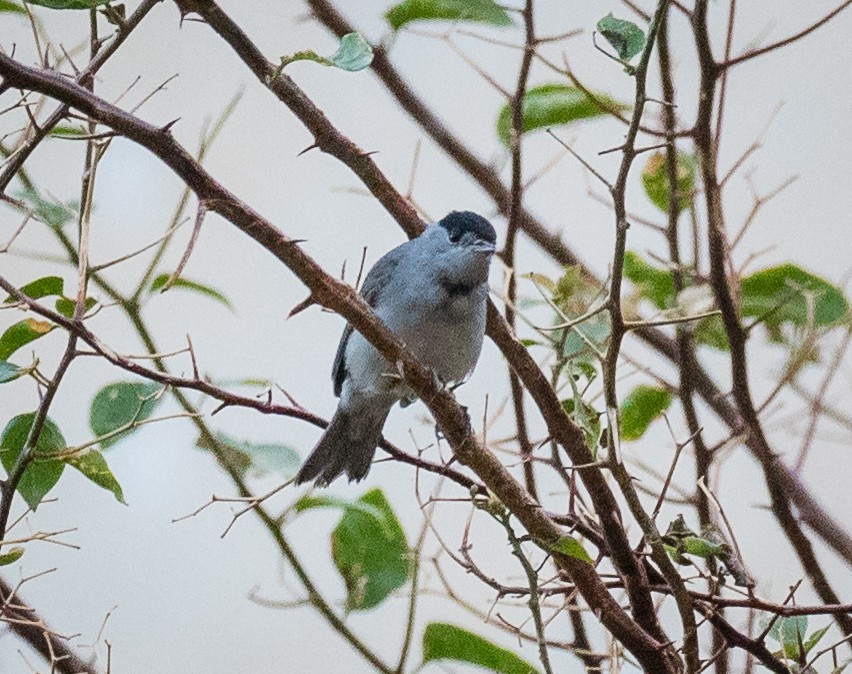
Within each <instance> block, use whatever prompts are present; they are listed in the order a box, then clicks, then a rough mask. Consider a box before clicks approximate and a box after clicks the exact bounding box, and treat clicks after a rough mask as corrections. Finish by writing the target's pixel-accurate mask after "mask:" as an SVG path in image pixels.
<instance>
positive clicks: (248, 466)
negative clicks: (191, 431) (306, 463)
mask: <svg viewBox="0 0 852 674" xmlns="http://www.w3.org/2000/svg"><path fill="white" fill-rule="evenodd" d="M215 437H216V440H217V441H218V442H219V444H220V445H222V446H224V448H225V451H226V453H227V459H228V461H229V462H230V463H231V465H232V466H234V467H235V468H236V469H237V470H239V471H240V474H241V475H243V476H245V475H248V474H251V476H252V477H262V476H264V475H267V474H269V473H275V474H278V475H280V476H281V477H283V478H284V479H285V480H289V479H290V478H291V477H293V476H294V475H295V474H296V471H298V470H299V463H300V461H301V460H300V458H299V454H298V452H296V450H295V449H293V448H292V447H288V446H286V445H280V444H272V443H255V442H249V441H248V440H238V439H236V438H233V437H231V436H230V435H227V434H225V433H221V432H217V433H216V434H215ZM196 444H197V446H198V447H200V448H202V449H213V446H212V444H211V443H210V442H206V441H205V440H204V439H203V438H199V440H198V441H197V443H196Z"/></svg>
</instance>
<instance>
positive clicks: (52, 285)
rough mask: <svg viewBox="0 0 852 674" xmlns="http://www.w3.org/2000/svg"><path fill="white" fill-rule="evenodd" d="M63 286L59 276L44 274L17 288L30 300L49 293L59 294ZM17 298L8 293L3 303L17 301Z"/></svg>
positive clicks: (46, 295) (47, 295)
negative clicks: (42, 276)
mask: <svg viewBox="0 0 852 674" xmlns="http://www.w3.org/2000/svg"><path fill="white" fill-rule="evenodd" d="M63 288H64V281H63V280H62V279H61V278H60V277H59V276H45V277H44V278H40V279H36V280H35V281H30V282H29V283H27V284H26V285H25V286H21V287H20V288H19V290H20V291H21V292H22V293H23V294H24V295H26V296H27V297H29V298H30V299H32V300H38V299H41V298H42V297H49V296H50V295H61V294H62V292H63ZM17 301H18V299H17V298H16V297H15V296H14V295H9V296H8V297H7V298H6V299H5V300H4V301H3V303H4V304H9V303H11V302H17Z"/></svg>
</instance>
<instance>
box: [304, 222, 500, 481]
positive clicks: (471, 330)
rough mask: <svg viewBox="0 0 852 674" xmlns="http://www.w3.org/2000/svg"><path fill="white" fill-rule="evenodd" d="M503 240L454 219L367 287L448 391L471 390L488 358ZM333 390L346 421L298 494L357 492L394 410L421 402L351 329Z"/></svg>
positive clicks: (324, 440) (373, 276)
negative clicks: (341, 479) (491, 285)
mask: <svg viewBox="0 0 852 674" xmlns="http://www.w3.org/2000/svg"><path fill="white" fill-rule="evenodd" d="M495 240H496V235H495V232H494V228H493V227H492V226H491V224H490V223H489V222H488V221H487V220H486V219H485V218H483V217H481V216H479V215H476V214H475V213H470V212H468V211H462V212H457V211H453V212H452V213H450V214H449V215H447V216H446V217H445V218H444V219H443V220H441V221H440V222H438V223H436V224H434V225H431V226H429V227H427V228H426V230H425V231H424V232H423V234H421V235H420V236H419V237H418V238H416V239H413V240H411V241H407V242H406V243H404V244H402V245H401V246H398V247H397V248H394V249H393V250H391V251H390V252H388V253H387V254H385V255H384V256H383V257H382V258H381V259H379V261H378V262H376V264H375V266H374V267H373V268H372V269H371V270H370V272H369V273H368V274H367V276H366V278H365V279H364V284H363V287H362V289H361V294H362V295H363V297H364V299H365V300H366V301H367V303H368V304H369V305H370V306H371V307H372V308H373V310H374V311H375V312H376V314H377V315H378V317H379V318H380V319H382V321H384V323H385V324H386V325H387V326H388V327H389V328H390V329H391V330H392V331H394V332H395V333H397V334H398V335H399V336H400V338H401V339H402V340H403V341H404V342H405V344H406V346H407V347H408V348H409V349H410V350H411V351H412V352H413V353H414V354H415V355H416V356H417V357H418V358H419V359H420V361H421V362H422V363H423V364H424V365H426V366H428V367H430V368H432V369H433V370H434V371H435V372H436V374H437V375H438V376H439V377H440V378H441V380H442V381H444V382H445V383H448V384H449V383H458V382H461V381H463V380H464V378H465V377H467V375H468V374H469V373H470V371H471V370H472V369H473V367H474V365H476V361H477V360H478V358H479V352H480V350H481V348H482V339H483V335H484V333H485V316H486V306H487V299H488V268H489V265H490V262H491V258H492V256H493V253H494V244H495ZM332 380H333V383H334V394H335V395H336V396H338V397H339V398H340V402H339V404H338V407H337V411H336V412H335V414H334V417H333V418H332V420H331V422H330V423H329V426H328V428H327V429H326V431H325V433H324V434H323V436H322V437H321V438H320V440H319V442H318V443H317V445H316V447H315V448H314V451H313V452H312V453H311V455H310V456H309V457H308V459H307V461H305V464H304V465H303V466H302V468H301V470H300V471H299V474H298V475H297V476H296V484H301V483H303V482H307V481H309V480H314V481H315V482H316V484H317V486H327V485H328V484H329V483H330V482H331V481H332V480H334V479H335V478H336V477H337V476H339V475H341V474H343V473H346V475H347V477H348V478H349V481H350V482H351V481H357V480H361V479H363V478H364V477H365V476H366V475H367V472H368V471H369V469H370V464H371V462H372V459H373V454H374V453H375V450H376V445H377V444H378V442H379V440H380V438H381V433H382V428H383V426H384V423H385V420H386V419H387V416H388V413H389V412H390V409H391V407H392V406H393V404H394V403H395V402H397V401H399V400H401V399H407V398H409V397H410V396H411V392H410V391H408V390H407V388H406V387H405V386H404V385H403V384H402V382H401V381H400V380H399V377H398V375H397V374H396V372H395V368H394V367H393V366H392V365H391V364H390V363H389V362H388V361H387V360H386V359H385V358H384V357H382V356H381V354H379V353H378V351H376V350H375V349H374V348H373V347H372V346H371V345H370V343H369V342H368V341H367V340H366V339H364V337H362V336H361V335H360V334H359V333H357V332H355V331H353V330H352V328H351V327H350V326H348V325H347V326H346V329H345V330H344V331H343V336H342V338H341V340H340V345H339V346H338V349H337V355H336V356H335V359H334V365H333V367H332Z"/></svg>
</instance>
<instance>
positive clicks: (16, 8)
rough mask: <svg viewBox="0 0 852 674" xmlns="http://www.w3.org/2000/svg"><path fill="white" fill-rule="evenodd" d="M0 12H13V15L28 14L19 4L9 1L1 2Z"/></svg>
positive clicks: (1, 0)
mask: <svg viewBox="0 0 852 674" xmlns="http://www.w3.org/2000/svg"><path fill="white" fill-rule="evenodd" d="M0 12H11V13H12V14H26V13H27V10H25V9H24V8H23V7H21V6H20V5H19V4H17V3H14V2H10V1H9V0H0Z"/></svg>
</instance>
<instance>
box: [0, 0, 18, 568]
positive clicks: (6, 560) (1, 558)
mask: <svg viewBox="0 0 852 674" xmlns="http://www.w3.org/2000/svg"><path fill="white" fill-rule="evenodd" d="M0 11H2V8H0ZM23 556H24V549H23V548H22V547H20V546H16V547H14V548H9V552H4V553H3V554H2V555H0V566H9V564H14V563H15V562H17V561H18V560H19V559H20V558H21V557H23Z"/></svg>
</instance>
